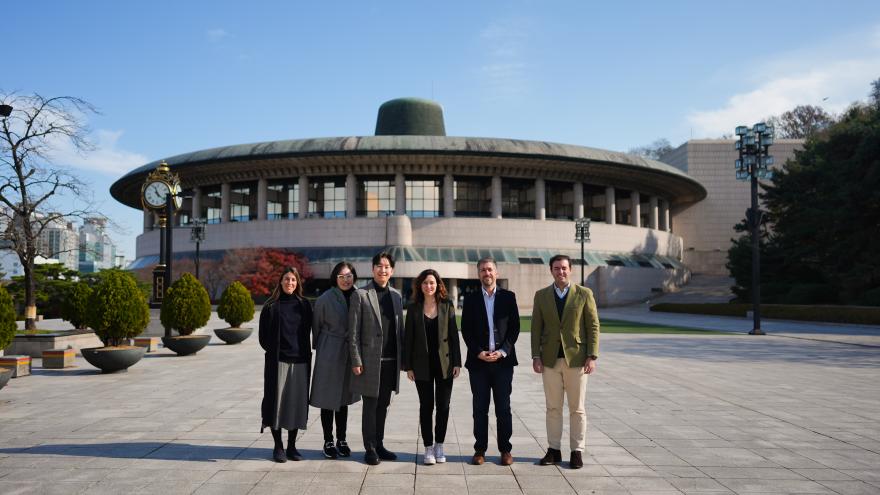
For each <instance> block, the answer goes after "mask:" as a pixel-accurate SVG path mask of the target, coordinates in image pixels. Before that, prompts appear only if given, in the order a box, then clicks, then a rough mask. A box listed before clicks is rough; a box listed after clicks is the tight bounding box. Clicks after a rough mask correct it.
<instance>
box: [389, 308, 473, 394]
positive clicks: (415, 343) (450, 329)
mask: <svg viewBox="0 0 880 495" xmlns="http://www.w3.org/2000/svg"><path fill="white" fill-rule="evenodd" d="M458 341H459V339H458V325H457V324H456V322H455V308H454V307H453V306H452V303H450V302H449V301H442V302H441V303H440V304H439V305H438V306H437V344H438V347H439V349H438V350H439V352H440V368H441V373H442V375H443V376H442V377H441V378H450V377H452V368H461V348H460V346H459V343H458ZM402 361H403V364H402V369H403V370H404V371H409V370H412V371H413V374H414V375H415V378H416V380H427V379H429V378H430V376H431V373H430V369H429V365H430V360H429V356H428V337H427V336H426V335H425V315H424V307H423V305H422V304H421V303H415V302H413V303H410V304H409V306H407V309H406V324H405V325H404V332H403V354H402Z"/></svg>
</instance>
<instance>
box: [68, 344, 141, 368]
mask: <svg viewBox="0 0 880 495" xmlns="http://www.w3.org/2000/svg"><path fill="white" fill-rule="evenodd" d="M79 351H80V352H81V353H82V356H83V357H84V358H85V360H86V361H88V362H89V364H91V365H92V366H94V367H95V368H98V369H100V370H101V373H114V372H117V371H125V370H127V369H128V367H129V366H131V365H133V364H134V363H136V362H138V361H140V360H141V358H142V357H144V353H146V352H147V349H146V348H145V347H134V346H128V345H126V346H119V347H89V348H85V349H80V350H79Z"/></svg>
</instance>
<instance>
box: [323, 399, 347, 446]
mask: <svg viewBox="0 0 880 495" xmlns="http://www.w3.org/2000/svg"><path fill="white" fill-rule="evenodd" d="M334 417H335V418H336V438H338V439H339V440H345V434H346V430H347V427H348V406H342V407H340V408H339V410H338V411H334V410H333V409H321V428H322V429H323V430H324V442H325V443H326V442H332V441H333V418H334Z"/></svg>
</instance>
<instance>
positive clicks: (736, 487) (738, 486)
mask: <svg viewBox="0 0 880 495" xmlns="http://www.w3.org/2000/svg"><path fill="white" fill-rule="evenodd" d="M716 481H718V482H719V483H721V484H722V485H724V486H726V487H727V488H729V489H731V490H733V491H734V492H736V493H750V492H764V493H822V494H826V493H827V494H833V493H834V492H833V491H832V490H831V489H829V488H828V487H826V486H823V485H821V484H819V483H816V482H815V481H810V480H778V479H763V480H759V479H726V478H718V479H717V480H716Z"/></svg>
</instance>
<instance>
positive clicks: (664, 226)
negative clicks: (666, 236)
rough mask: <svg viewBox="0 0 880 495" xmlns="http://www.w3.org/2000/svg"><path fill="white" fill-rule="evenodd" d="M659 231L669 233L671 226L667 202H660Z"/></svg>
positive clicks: (663, 200)
mask: <svg viewBox="0 0 880 495" xmlns="http://www.w3.org/2000/svg"><path fill="white" fill-rule="evenodd" d="M660 230H664V231H666V232H669V231H671V230H672V225H671V224H670V223H669V201H666V200H665V199H662V200H660Z"/></svg>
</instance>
